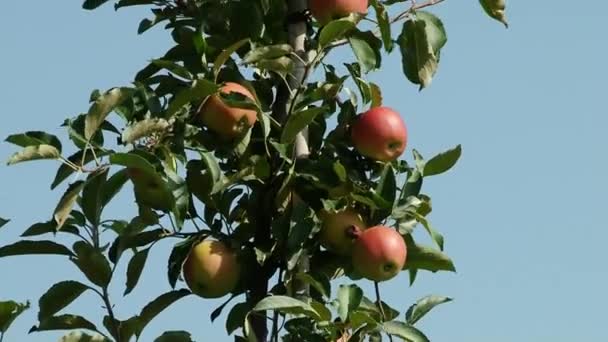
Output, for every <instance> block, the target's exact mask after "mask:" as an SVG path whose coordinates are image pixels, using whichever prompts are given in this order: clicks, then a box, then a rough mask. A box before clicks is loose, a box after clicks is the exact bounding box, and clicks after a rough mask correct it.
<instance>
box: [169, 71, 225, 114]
mask: <svg viewBox="0 0 608 342" xmlns="http://www.w3.org/2000/svg"><path fill="white" fill-rule="evenodd" d="M218 90H219V87H218V86H217V85H216V84H215V83H213V82H210V81H208V80H206V79H202V78H201V79H197V80H195V81H194V83H193V84H192V87H190V88H187V89H183V90H181V91H180V92H179V93H177V95H175V98H173V100H172V101H171V103H170V104H169V108H167V112H166V113H165V118H171V117H173V116H174V115H175V113H177V112H178V111H179V110H180V109H182V107H184V106H185V105H187V104H189V103H190V102H193V101H202V100H204V99H205V98H206V97H207V96H209V95H212V94H214V93H216V92H217V91H218Z"/></svg>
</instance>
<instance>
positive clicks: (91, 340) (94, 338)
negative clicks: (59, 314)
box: [59, 331, 112, 342]
mask: <svg viewBox="0 0 608 342" xmlns="http://www.w3.org/2000/svg"><path fill="white" fill-rule="evenodd" d="M59 342H112V341H111V340H110V339H108V338H107V337H105V336H103V335H100V334H94V335H89V334H87V333H84V332H82V331H72V332H71V333H69V334H67V335H64V336H63V337H61V339H60V340H59Z"/></svg>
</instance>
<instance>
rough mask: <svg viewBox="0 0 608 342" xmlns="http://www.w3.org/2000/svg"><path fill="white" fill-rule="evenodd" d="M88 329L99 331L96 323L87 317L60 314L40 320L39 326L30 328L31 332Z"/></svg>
mask: <svg viewBox="0 0 608 342" xmlns="http://www.w3.org/2000/svg"><path fill="white" fill-rule="evenodd" d="M75 329H87V330H91V331H97V328H96V327H95V324H93V323H91V322H89V321H88V320H87V319H86V318H84V317H82V316H78V315H69V314H68V315H60V316H53V317H48V318H45V319H44V320H42V321H40V324H38V326H34V327H32V328H31V329H30V331H29V332H30V333H32V332H35V331H51V330H75Z"/></svg>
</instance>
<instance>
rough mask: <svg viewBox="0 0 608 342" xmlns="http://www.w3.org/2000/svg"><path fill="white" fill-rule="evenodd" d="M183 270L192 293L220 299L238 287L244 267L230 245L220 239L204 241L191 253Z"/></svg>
mask: <svg viewBox="0 0 608 342" xmlns="http://www.w3.org/2000/svg"><path fill="white" fill-rule="evenodd" d="M183 272H184V280H185V281H186V284H187V285H188V287H189V288H190V291H192V293H194V294H196V295H199V296H201V297H203V298H219V297H223V296H225V295H226V294H228V293H230V292H232V290H234V288H235V287H236V286H237V284H238V282H239V277H240V273H241V268H240V265H239V263H238V257H237V254H236V252H235V251H233V250H232V249H231V248H230V247H229V246H227V245H226V244H225V243H223V242H221V241H217V240H204V241H202V242H200V243H198V244H197V245H196V246H194V248H192V250H191V251H190V254H188V257H187V258H186V261H185V262H184V267H183Z"/></svg>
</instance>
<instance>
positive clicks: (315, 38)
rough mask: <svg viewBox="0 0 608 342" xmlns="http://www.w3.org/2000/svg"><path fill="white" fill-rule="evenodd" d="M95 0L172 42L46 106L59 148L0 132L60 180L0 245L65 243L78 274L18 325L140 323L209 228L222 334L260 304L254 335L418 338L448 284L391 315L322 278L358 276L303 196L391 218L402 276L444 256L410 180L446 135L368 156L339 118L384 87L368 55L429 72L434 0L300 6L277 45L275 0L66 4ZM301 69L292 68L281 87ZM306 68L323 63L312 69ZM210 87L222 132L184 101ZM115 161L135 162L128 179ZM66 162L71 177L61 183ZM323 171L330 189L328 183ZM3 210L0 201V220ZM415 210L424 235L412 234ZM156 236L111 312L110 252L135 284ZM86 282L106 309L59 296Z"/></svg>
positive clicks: (251, 321) (33, 247) (174, 296)
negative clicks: (350, 10)
mask: <svg viewBox="0 0 608 342" xmlns="http://www.w3.org/2000/svg"><path fill="white" fill-rule="evenodd" d="M107 2H113V3H114V7H115V8H116V9H119V8H122V7H129V6H149V7H151V11H152V17H151V18H148V19H144V20H142V21H141V23H140V24H139V28H138V32H139V33H144V32H145V31H147V30H149V29H150V28H152V27H154V26H157V25H161V24H162V25H164V26H165V29H166V30H168V31H169V32H170V34H171V36H172V38H173V40H174V42H175V44H174V46H172V47H171V48H170V49H169V50H168V51H167V52H166V53H165V54H164V55H162V56H161V57H159V58H158V59H155V60H153V61H151V62H150V63H149V64H148V65H146V66H145V67H143V68H142V69H141V70H140V71H139V72H138V73H137V74H136V75H135V77H134V80H133V82H132V84H130V85H125V86H119V87H115V88H111V89H108V90H104V91H101V90H94V91H93V92H92V93H91V98H90V108H89V109H88V112H86V113H84V114H81V115H79V116H76V117H73V118H69V119H66V120H65V121H64V122H63V126H64V127H65V129H66V131H67V138H69V141H70V142H71V145H70V147H69V148H68V147H67V146H66V140H63V141H61V140H60V139H59V138H58V137H56V136H53V135H51V134H48V133H45V132H40V131H29V132H25V133H21V134H15V135H11V136H9V137H8V138H7V139H6V141H7V142H9V143H11V144H14V145H16V146H17V147H19V148H20V150H18V151H17V152H16V153H15V154H14V155H12V156H11V157H10V158H9V159H8V164H9V165H13V164H17V163H22V162H26V161H32V160H40V159H46V160H48V159H51V160H57V161H59V162H60V163H61V164H60V166H59V168H58V169H57V172H56V175H55V178H54V180H53V182H52V185H51V187H52V188H53V189H55V188H58V187H60V185H64V186H65V190H64V191H63V194H62V195H61V196H58V197H59V199H58V203H57V205H56V206H55V210H54V211H53V213H52V219H51V220H49V221H47V222H40V223H35V224H33V225H32V226H31V227H30V228H29V229H27V230H26V231H25V232H24V233H23V234H22V236H23V238H24V239H23V240H21V241H18V242H15V243H13V244H11V245H7V246H2V247H0V257H8V256H16V255H24V254H52V255H57V256H61V257H67V258H66V261H68V262H71V263H73V264H74V265H75V266H77V268H78V270H80V271H81V272H82V274H83V275H84V276H85V277H86V279H87V280H88V281H87V282H86V283H81V282H77V281H73V280H65V281H62V282H59V283H57V284H54V285H52V286H50V288H49V290H48V291H47V292H46V293H45V294H44V295H43V296H42V297H41V298H40V299H39V313H38V320H39V322H38V324H37V325H36V326H35V327H33V328H32V331H36V332H41V331H48V330H72V332H70V333H69V334H68V335H66V336H65V337H64V338H63V339H62V341H66V342H67V341H83V340H87V341H88V340H90V341H97V340H99V341H119V342H125V341H130V340H132V339H133V338H139V337H140V336H141V335H142V332H143V331H144V329H145V328H146V326H147V325H148V324H150V323H151V321H152V320H153V319H154V318H155V317H156V316H157V315H158V314H159V313H161V312H162V311H163V310H164V309H165V308H167V307H168V306H170V305H171V304H173V303H174V302H176V301H178V300H180V299H182V298H184V297H186V296H189V295H191V292H190V291H189V290H188V289H185V288H180V287H182V286H183V283H182V282H181V281H180V273H181V271H182V265H183V263H184V261H185V259H186V257H187V256H188V253H189V252H190V250H191V248H192V246H193V245H194V244H195V243H197V242H198V241H201V240H203V239H207V238H214V239H217V240H221V241H225V242H227V243H228V244H229V245H230V246H232V248H234V249H235V250H236V251H237V252H238V254H239V257H240V260H241V262H242V263H243V264H244V265H247V267H243V268H242V269H243V270H244V272H243V274H242V275H241V280H240V284H239V285H238V286H237V288H236V289H234V291H233V292H232V294H231V296H230V300H232V299H235V298H241V299H242V300H241V301H240V302H238V303H236V304H231V302H230V300H228V301H227V302H226V303H225V304H224V305H222V306H221V307H219V308H218V309H217V310H216V311H214V312H213V313H212V314H211V316H212V319H215V318H216V317H217V316H218V315H219V313H220V312H221V311H222V310H224V309H225V310H228V312H229V313H228V316H227V321H226V329H227V333H228V334H233V333H238V334H242V335H243V336H244V337H242V338H240V339H239V338H237V340H243V341H244V340H245V339H244V338H245V337H246V338H248V340H249V341H256V340H264V339H265V337H264V336H263V335H264V333H262V334H260V331H263V330H264V329H262V330H260V323H259V322H260V319H259V317H263V316H268V317H270V318H271V321H272V322H273V325H272V330H271V332H270V333H269V335H270V336H269V337H270V338H271V339H277V340H278V338H279V336H281V338H282V340H284V341H303V340H305V341H326V340H331V341H335V340H336V339H338V338H340V337H343V338H342V341H345V339H346V338H349V341H362V340H364V338H366V337H369V338H370V340H374V341H375V340H379V338H380V336H381V335H382V334H385V335H389V336H396V337H400V338H402V339H404V340H407V341H414V342H417V341H428V338H427V337H426V336H425V335H424V334H423V333H422V332H421V331H419V330H418V329H417V328H416V327H415V324H416V323H417V322H418V321H419V320H420V319H421V318H422V317H423V316H424V315H426V314H427V313H428V312H429V311H431V309H432V308H434V307H435V306H437V305H439V304H442V303H446V302H449V301H451V299H450V298H447V297H439V296H431V297H426V298H423V299H421V300H419V301H417V302H416V303H415V304H413V306H412V307H410V308H409V309H408V310H407V311H406V312H405V313H404V316H402V314H401V313H400V312H398V311H397V310H395V309H393V308H391V307H390V306H389V305H388V304H386V303H384V302H382V301H381V300H380V298H379V292H378V293H377V294H378V298H376V300H372V299H370V298H368V296H366V295H365V294H364V293H363V291H362V290H361V288H360V287H358V286H357V285H356V283H352V284H350V285H341V286H339V287H338V288H337V289H336V288H334V289H332V283H334V281H335V280H336V279H338V278H341V280H344V278H345V277H346V278H350V279H352V280H353V281H357V280H359V277H358V276H357V274H355V273H354V272H353V268H352V265H351V264H350V260H349V259H348V258H346V259H345V258H344V257H340V256H337V255H333V254H332V253H331V252H329V251H326V250H324V249H322V248H320V246H319V241H318V237H317V234H318V231H319V229H320V220H319V218H318V217H317V215H316V213H317V212H318V211H320V210H322V209H323V210H326V211H337V210H340V209H343V208H345V207H351V208H355V209H356V210H357V211H358V212H360V213H361V214H362V215H363V216H364V217H365V218H366V220H367V222H368V223H369V225H370V226H371V225H376V224H385V225H388V226H390V227H394V228H395V229H397V231H398V232H399V233H400V234H401V235H402V236H403V239H404V241H405V243H406V246H407V249H408V258H407V262H406V265H405V267H404V270H407V271H408V272H409V275H410V283H411V284H413V283H414V282H415V279H416V276H417V274H418V273H419V272H420V271H430V272H438V271H455V266H454V263H453V262H452V260H451V259H450V258H449V257H448V256H447V255H446V254H445V253H444V251H443V250H444V247H445V241H444V237H443V235H442V234H441V233H440V232H439V231H438V230H436V229H435V227H433V226H432V225H431V223H430V221H429V218H428V215H429V214H430V213H431V210H432V205H431V198H430V196H429V195H428V194H425V193H424V192H422V185H423V182H424V181H426V180H427V179H428V177H431V176H435V175H439V174H442V173H445V172H447V171H448V170H450V169H451V168H452V167H453V166H454V165H455V164H456V162H457V161H458V159H459V157H460V155H461V147H460V145H458V146H456V147H455V148H453V149H450V150H448V151H445V152H442V153H439V154H437V155H436V156H434V157H431V158H428V159H425V158H423V156H422V155H421V153H419V152H418V151H417V150H415V149H413V150H412V152H413V157H412V159H411V160H410V161H405V160H397V161H393V162H388V163H379V162H375V161H373V160H370V159H368V158H365V157H363V156H361V155H360V154H358V153H357V152H356V151H355V150H353V149H352V147H351V146H352V144H351V142H350V137H349V135H348V131H349V127H350V125H351V123H352V122H353V120H356V118H357V113H359V112H362V111H365V110H367V109H369V108H371V107H378V106H381V105H383V103H382V101H383V99H382V93H381V87H380V86H379V85H377V84H374V83H371V82H369V81H368V80H367V75H368V74H369V73H370V72H372V71H374V70H378V69H380V68H381V67H382V58H383V56H384V55H385V54H389V53H395V51H398V53H400V54H401V56H402V65H403V73H404V75H405V77H406V78H407V79H408V80H409V81H410V82H412V83H414V84H416V85H418V86H419V88H420V89H424V88H426V87H428V86H430V84H431V82H432V80H433V77H434V75H435V74H436V73H437V71H438V68H439V62H440V57H441V51H442V50H443V49H444V48H445V47H446V42H447V35H446V29H445V27H444V25H443V23H442V21H441V20H440V19H439V18H438V17H437V16H436V15H434V14H433V13H431V12H430V11H428V9H427V8H428V7H430V6H432V5H436V4H438V3H441V2H442V0H435V1H427V2H420V3H415V2H413V1H411V2H410V1H404V0H387V1H380V0H372V1H371V2H370V5H371V8H373V9H372V10H370V13H369V14H368V15H367V21H362V19H363V18H362V16H361V15H355V14H353V15H350V16H348V17H345V18H339V19H336V20H333V21H331V22H329V23H328V24H327V25H325V26H323V27H319V25H318V24H317V23H316V22H314V21H308V22H307V24H308V28H307V31H308V32H307V37H308V38H307V40H306V52H305V53H301V52H300V51H296V49H294V47H293V46H292V45H290V42H289V38H288V34H287V30H285V28H286V27H288V26H289V25H294V22H292V21H289V20H286V18H288V17H292V16H288V6H286V2H285V1H283V0H280V1H279V0H255V1H224V0H221V1H220V0H176V1H169V0H117V1H109V0H86V1H84V4H83V7H84V8H85V9H88V10H91V9H95V8H97V7H99V6H101V5H103V4H104V3H107ZM482 4H483V8H484V9H485V10H486V12H488V13H489V14H490V15H491V16H493V17H494V18H497V17H496V13H498V12H497V11H502V12H501V13H502V14H503V16H502V17H500V19H499V20H501V21H504V4H502V5H503V8H502V9H501V8H495V7H496V6H498V5H501V4H498V2H494V3H493V2H492V1H485V0H482ZM492 6H495V7H492ZM294 20H295V19H294ZM370 23H371V24H370ZM505 23H506V21H505ZM399 25H401V26H399ZM396 30H398V31H397V32H396ZM337 49H350V50H351V51H352V53H353V55H352V56H353V57H352V60H349V61H344V64H343V66H337V65H331V64H327V63H326V62H325V58H326V57H327V56H328V55H330V54H331V53H332V52H333V51H334V50H337ZM302 69H303V71H304V74H303V77H301V80H300V82H296V84H295V87H292V89H289V88H286V86H285V85H286V84H289V85H293V78H295V77H296V76H294V75H296V74H297V70H300V71H302ZM314 70H317V71H318V73H317V74H318V75H322V76H321V77H320V78H317V77H316V75H317V74H315V73H314V72H313V71H314ZM225 82H237V83H240V84H242V85H244V86H245V87H247V88H248V89H249V90H250V91H251V92H252V93H253V94H255V96H254V97H255V100H254V101H251V100H249V99H247V98H245V97H244V96H239V95H238V94H235V93H230V94H224V93H222V94H220V93H219V92H218V91H219V89H220V87H221V85H222V84H223V83H225ZM210 96H220V97H221V99H222V100H223V101H224V102H225V103H227V104H229V105H230V106H232V107H241V108H247V109H254V110H256V111H257V113H258V114H257V117H258V120H257V122H256V124H255V125H254V126H253V127H252V129H251V130H249V131H248V132H247V134H245V135H243V136H240V137H238V138H237V139H233V140H228V141H227V140H226V139H223V138H222V137H221V136H218V134H217V133H215V132H213V131H211V130H209V129H207V128H205V127H204V126H201V125H200V124H199V122H198V121H197V116H198V112H199V108H201V104H202V103H204V102H205V101H206V100H207V99H208V98H209V97H210ZM334 123H335V124H334ZM305 129H306V130H307V132H308V147H309V152H310V153H309V154H307V155H306V158H301V155H297V154H295V153H294V151H295V150H296V149H297V144H298V142H297V141H298V137H300V136H302V135H301V133H302V131H303V130H305ZM132 170H138V171H137V172H140V173H141V174H143V175H145V179H146V180H145V181H142V182H141V183H138V180H137V179H138V177H139V176H134V175H133V173H132V172H133V171H132ZM74 173H77V174H78V178H79V180H76V181H74V182H72V183H71V184H63V183H64V182H65V181H66V180H67V179H68V178H70V176H71V175H73V174H74ZM129 181H132V182H133V185H134V187H133V189H134V190H135V191H134V194H135V196H134V197H135V199H136V203H137V207H138V212H137V213H136V214H134V216H133V218H131V219H130V220H120V219H115V218H112V214H111V213H110V212H108V211H106V210H105V209H106V207H107V206H108V205H109V204H110V203H111V202H112V201H113V200H114V198H115V196H116V195H117V194H118V193H120V192H121V191H122V190H123V188H124V187H125V185H127V184H129ZM336 189H347V191H342V192H338V195H336V194H335V191H334V190H336ZM7 222H8V221H7V220H4V219H0V227H1V226H3V225H4V224H6V223H7ZM419 226H420V227H421V228H422V229H424V230H425V231H426V233H428V234H429V236H430V237H431V239H432V240H433V241H434V243H435V245H436V246H424V245H421V244H418V243H417V242H416V241H415V239H414V236H413V234H414V232H415V230H416V228H417V227H419ZM47 234H53V236H57V235H60V234H61V235H63V236H69V237H71V238H72V240H70V241H72V242H73V243H71V244H64V243H62V242H60V241H64V240H40V239H38V237H40V236H43V235H47ZM167 238H175V239H178V241H177V242H176V243H175V245H174V248H173V250H172V252H171V254H170V257H169V260H168V263H167V271H166V272H167V278H168V285H169V286H168V288H167V292H166V293H164V294H161V295H159V296H158V297H157V298H156V299H154V300H153V301H151V302H150V303H149V304H148V305H146V306H145V307H144V308H142V310H141V312H140V313H139V314H137V315H134V316H132V317H122V318H121V317H116V315H115V314H114V312H113V309H112V308H113V305H114V304H115V302H113V301H112V300H111V294H110V293H109V291H108V289H109V285H110V283H111V282H112V281H113V280H114V279H115V278H116V277H117V276H118V275H117V274H116V272H115V269H116V264H117V263H118V262H119V260H120V259H121V258H128V257H130V259H129V261H128V269H127V274H126V284H125V289H124V294H125V295H128V294H129V293H131V292H132V291H134V289H135V288H136V287H137V286H144V285H143V284H140V276H141V274H142V271H143V269H144V268H145V267H156V268H158V265H146V261H147V256H148V253H149V251H150V250H151V249H152V248H153V247H154V246H155V245H156V243H157V242H158V241H160V240H163V239H167ZM129 252H131V253H129ZM303 260H308V261H309V267H306V266H305V265H304V261H303ZM273 277H274V278H276V279H278V283H277V284H276V286H274V287H272V288H269V284H268V281H269V279H271V278H273ZM376 287H377V284H376ZM260 288H262V291H261V292H260ZM89 291H90V292H93V293H95V294H97V295H98V296H99V298H100V300H101V301H102V302H103V303H104V307H105V308H106V310H107V313H106V315H105V317H104V319H103V322H101V324H95V323H93V322H91V321H89V320H87V318H85V317H82V316H79V315H76V314H68V313H61V312H62V311H63V310H64V308H66V307H67V306H68V305H69V304H70V303H72V302H73V301H75V300H77V299H78V298H79V297H80V296H81V295H82V294H83V293H84V292H89ZM241 294H244V296H242V297H241V296H239V295H241ZM332 294H335V297H332ZM8 303H9V304H6V303H5V302H2V303H0V308H4V307H5V306H6V308H8V309H6V310H5V309H2V312H5V311H6V312H9V313H10V315H12V316H7V317H6V318H5V317H4V316H2V315H0V318H3V320H2V319H0V327H1V328H2V330H1V331H2V332H4V331H5V330H6V328H8V325H10V322H11V321H12V320H13V319H14V318H15V317H16V315H18V313H20V312H21V311H22V310H23V309H25V308H26V307H27V306H24V305H21V306H20V305H19V304H16V303H14V302H8ZM11 303H12V304H11ZM9 305H12V306H9ZM9 309H10V310H9ZM20 310H21V311H20ZM3 315H4V314H3ZM256 318H257V319H256ZM281 321H282V322H283V324H279V323H280V322H281ZM262 322H263V325H264V326H265V325H266V323H265V319H262ZM82 330H87V331H89V332H90V333H93V334H94V335H90V334H89V332H87V333H85V332H83V331H82ZM261 335H262V336H261ZM169 340H170V341H191V336H190V334H189V333H187V332H179V331H172V332H166V333H165V334H163V335H162V336H160V337H158V338H157V339H156V341H169Z"/></svg>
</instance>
